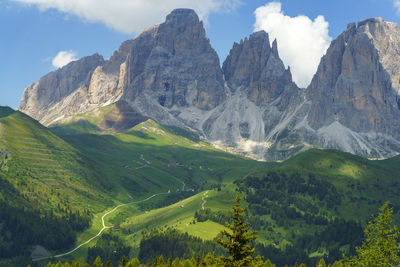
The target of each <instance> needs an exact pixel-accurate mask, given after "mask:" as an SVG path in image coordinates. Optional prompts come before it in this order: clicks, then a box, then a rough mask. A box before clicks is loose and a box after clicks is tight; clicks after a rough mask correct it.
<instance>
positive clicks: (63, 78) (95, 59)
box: [18, 54, 104, 120]
mask: <svg viewBox="0 0 400 267" xmlns="http://www.w3.org/2000/svg"><path fill="white" fill-rule="evenodd" d="M102 64H104V59H103V57H102V56H101V55H99V54H94V55H92V56H88V57H84V58H81V59H79V60H77V61H73V62H70V63H69V64H67V65H66V66H64V67H62V68H60V69H57V70H55V71H52V72H50V73H49V74H47V75H45V76H43V77H42V78H41V79H40V80H39V81H38V82H36V83H34V84H32V85H30V86H28V87H27V88H26V89H25V91H24V93H23V95H22V100H21V102H20V105H19V108H18V109H19V110H20V111H22V112H24V113H26V114H28V115H29V116H31V117H33V118H35V119H38V120H40V119H41V118H42V117H43V116H45V115H46V112H48V110H49V109H50V108H52V107H53V106H54V105H56V104H57V103H58V102H60V101H61V100H62V99H64V98H65V97H67V96H69V95H70V94H72V93H73V92H74V91H76V90H77V89H79V88H82V87H88V86H89V83H90V77H91V75H92V73H93V71H94V70H95V69H96V68H97V67H98V66H100V65H102Z"/></svg>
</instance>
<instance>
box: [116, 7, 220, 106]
mask: <svg viewBox="0 0 400 267" xmlns="http://www.w3.org/2000/svg"><path fill="white" fill-rule="evenodd" d="M130 55H131V57H130V58H129V59H128V61H127V66H128V69H129V81H128V88H127V90H126V91H125V94H124V99H125V100H127V101H129V102H134V101H135V99H136V98H137V97H139V96H140V95H141V94H146V95H150V96H151V98H153V99H156V100H157V102H158V103H159V104H160V105H161V106H163V107H166V108H172V107H174V106H176V107H190V106H194V107H197V108H199V109H202V110H210V109H212V108H215V107H216V106H217V105H219V104H220V103H221V102H222V101H223V100H224V99H225V91H224V80H223V77H222V71H221V69H220V66H219V59H218V56H217V54H216V52H215V51H214V49H213V48H212V47H211V45H210V42H209V40H208V39H207V38H206V35H205V30H204V27H203V24H202V22H200V21H199V18H198V17H197V15H196V13H195V12H194V11H193V10H189V9H178V10H174V11H173V12H172V13H171V14H169V15H168V16H167V18H166V21H165V23H162V24H160V25H156V26H153V27H151V28H149V29H147V30H145V31H144V32H143V33H142V34H140V35H139V36H138V37H137V38H136V39H135V40H134V41H133V42H132V44H131V53H130Z"/></svg>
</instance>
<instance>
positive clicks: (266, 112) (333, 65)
mask: <svg viewBox="0 0 400 267" xmlns="http://www.w3.org/2000/svg"><path fill="white" fill-rule="evenodd" d="M270 41H271V40H269V36H268V34H267V33H265V32H264V31H260V32H256V33H253V34H252V35H250V36H249V37H248V38H245V39H244V40H241V41H240V43H235V44H234V45H233V47H232V49H231V51H230V53H229V55H228V57H227V58H226V60H225V62H224V63H223V65H222V68H221V67H220V63H219V59H218V56H217V54H216V52H215V51H214V49H213V48H212V47H211V45H210V42H209V40H208V39H207V38H206V34H205V30H204V27H203V25H202V22H201V21H199V18H198V16H197V15H196V13H195V12H194V11H193V10H190V9H176V10H174V11H172V12H171V13H170V14H169V15H168V16H167V18H166V20H165V22H164V23H161V24H159V25H154V26H152V27H149V28H147V29H145V30H144V31H143V32H142V33H141V34H139V35H138V36H137V37H136V38H135V39H133V40H128V41H125V42H124V43H123V44H122V45H121V46H120V48H119V50H117V51H116V52H115V53H114V54H113V56H112V57H111V58H110V59H109V60H105V61H104V60H103V59H102V57H101V56H99V55H97V54H96V55H93V56H90V57H86V58H82V59H80V60H78V61H76V62H72V63H70V64H68V65H67V66H65V67H63V68H61V69H59V70H56V71H54V72H52V73H50V74H48V75H46V76H44V77H43V78H42V79H40V80H39V82H37V83H35V84H33V85H31V86H29V87H28V88H26V89H25V92H24V95H23V98H22V101H21V104H20V107H19V110H20V111H22V112H25V113H27V114H28V115H31V116H32V117H34V118H35V119H37V120H39V121H40V122H41V123H43V124H44V125H47V126H51V125H56V124H58V125H60V124H62V123H63V122H65V121H68V120H69V117H70V116H73V115H76V114H80V113H85V112H87V111H91V110H96V109H98V108H100V107H105V106H107V105H110V104H113V103H117V106H119V107H121V109H120V110H119V111H116V112H117V113H115V114H114V115H113V116H111V117H110V118H108V119H107V122H105V124H104V125H103V126H104V127H103V128H107V127H109V126H110V125H114V124H118V123H119V124H120V126H121V127H120V128H118V127H114V129H119V131H123V130H125V129H129V128H130V127H133V126H134V125H135V124H137V123H140V122H142V121H144V120H146V119H149V118H150V119H153V120H154V121H156V122H157V123H160V124H162V125H169V126H177V127H180V128H182V129H185V130H188V131H191V132H193V133H196V134H198V135H200V136H202V138H203V139H204V140H206V141H208V142H210V143H212V144H214V145H215V146H217V147H220V148H223V149H226V150H228V151H234V152H240V153H245V154H247V155H248V156H251V157H254V158H257V159H265V160H280V159H286V158H289V157H290V156H292V155H294V154H297V153H299V152H301V151H304V150H307V149H309V148H312V147H319V148H335V149H340V150H343V151H346V152H351V153H353V154H358V155H362V156H365V157H374V158H384V157H390V156H393V155H396V154H397V153H398V151H400V134H399V133H400V131H399V130H400V129H399V127H400V119H399V118H400V116H399V115H400V104H399V103H400V100H399V99H400V97H399V93H400V87H399V83H398V80H399V76H400V72H399V71H398V70H399V68H398V67H399V66H398V65H399V63H398V62H399V60H398V59H399V57H400V52H399V51H397V50H396V47H398V44H399V43H400V27H399V26H398V25H396V24H394V23H390V22H385V21H383V20H382V19H379V18H377V19H368V20H363V21H360V22H359V23H358V25H355V24H354V23H353V24H350V25H349V26H348V28H347V30H346V31H345V32H343V33H342V34H341V35H339V36H338V38H337V39H336V40H334V41H333V42H332V44H331V46H330V47H329V49H328V50H327V52H326V55H325V56H324V57H323V58H322V59H321V63H320V65H319V67H318V71H317V73H316V74H315V76H314V78H313V80H312V82H311V84H310V86H309V87H308V88H305V89H301V88H298V87H297V86H296V84H295V83H294V82H293V81H292V76H291V72H290V68H287V69H286V68H285V66H284V64H283V62H282V60H281V59H280V57H279V53H278V43H277V41H276V40H274V41H273V42H272V44H271V42H270ZM122 125H123V127H122Z"/></svg>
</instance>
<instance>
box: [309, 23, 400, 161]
mask: <svg viewBox="0 0 400 267" xmlns="http://www.w3.org/2000/svg"><path fill="white" fill-rule="evenodd" d="M399 44H400V27H399V26H398V25H397V24H395V23H391V22H386V21H383V20H382V19H381V18H374V19H367V20H362V21H360V22H359V23H358V25H357V26H356V25H355V24H354V23H352V24H349V25H348V27H347V30H346V31H345V32H343V33H342V34H341V35H340V36H339V37H338V38H337V39H336V40H335V41H334V42H332V44H331V46H330V47H329V49H328V51H327V53H326V55H325V56H324V57H323V58H322V60H321V64H320V66H319V67H318V71H317V73H316V74H315V76H314V78H313V80H312V82H311V84H310V86H309V87H308V88H307V98H308V99H309V100H310V101H311V103H312V104H311V107H310V113H309V115H308V118H307V122H308V124H309V126H310V127H311V128H312V129H314V130H316V131H317V135H318V138H317V139H318V140H317V142H315V143H316V144H317V145H318V146H321V147H338V148H340V149H342V150H346V151H349V152H352V153H356V154H360V155H364V156H375V157H387V156H391V155H395V154H396V153H398V152H399V151H400V89H399V88H400V87H399V86H400V84H399V77H400V76H399V75H400V71H399V69H400V61H399V59H400V51H399V50H398V46H399ZM320 132H322V133H323V134H322V135H320V134H319V133H320Z"/></svg>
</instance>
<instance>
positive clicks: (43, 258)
mask: <svg viewBox="0 0 400 267" xmlns="http://www.w3.org/2000/svg"><path fill="white" fill-rule="evenodd" d="M165 194H168V193H158V194H154V195H152V196H150V197H148V198H146V199H143V200H139V201H133V202H129V203H124V204H120V205H118V206H116V207H114V208H113V209H112V210H110V211H107V212H106V213H104V214H103V216H102V217H101V222H102V224H103V228H101V229H100V231H99V232H98V233H97V234H96V235H94V236H92V237H91V238H90V239H89V240H87V241H86V242H83V243H82V244H79V245H78V246H76V247H75V248H74V249H72V250H70V251H68V252H65V253H62V254H58V255H54V256H47V257H41V258H35V259H32V261H41V260H47V259H51V258H60V257H64V256H66V255H69V254H71V253H73V252H75V251H76V250H78V249H79V248H80V247H82V246H84V245H86V244H88V243H90V242H91V241H92V240H93V239H95V238H96V237H99V236H100V235H101V234H102V233H103V231H104V230H105V229H107V228H111V227H112V226H106V224H105V222H104V218H105V217H106V216H107V215H109V214H111V213H113V212H114V211H116V210H117V209H119V208H120V207H123V206H127V205H131V204H136V203H141V202H145V201H148V200H150V199H152V198H153V197H156V196H159V195H165Z"/></svg>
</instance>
